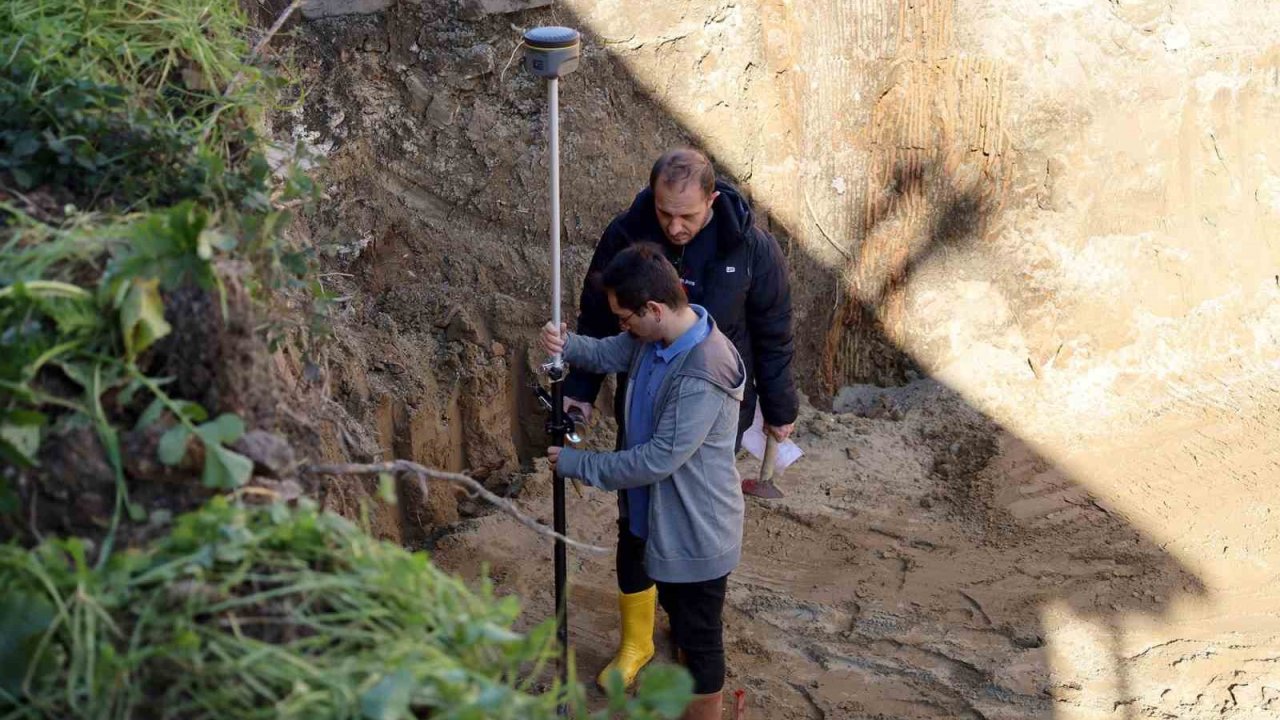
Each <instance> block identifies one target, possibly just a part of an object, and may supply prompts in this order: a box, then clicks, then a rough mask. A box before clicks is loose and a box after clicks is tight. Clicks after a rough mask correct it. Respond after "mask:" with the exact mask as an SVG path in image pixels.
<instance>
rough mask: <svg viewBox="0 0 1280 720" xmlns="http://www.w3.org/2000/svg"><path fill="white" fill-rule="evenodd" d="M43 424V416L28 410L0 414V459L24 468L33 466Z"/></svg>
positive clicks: (38, 448) (38, 450)
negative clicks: (3, 458) (5, 459)
mask: <svg viewBox="0 0 1280 720" xmlns="http://www.w3.org/2000/svg"><path fill="white" fill-rule="evenodd" d="M44 422H45V416H44V415H42V414H40V413H38V412H32V411H30V410H11V411H9V412H6V413H3V414H0V457H5V458H7V459H8V460H9V461H11V462H13V463H15V464H17V465H22V466H24V467H31V466H33V465H35V464H36V454H37V453H39V452H40V428H42V427H43V426H44Z"/></svg>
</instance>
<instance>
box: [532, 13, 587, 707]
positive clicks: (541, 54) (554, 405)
mask: <svg viewBox="0 0 1280 720" xmlns="http://www.w3.org/2000/svg"><path fill="white" fill-rule="evenodd" d="M524 47H525V53H524V66H525V68H526V69H528V70H529V72H531V73H533V74H534V76H536V77H540V78H544V79H545V80H546V81H547V113H548V117H549V122H548V132H547V136H548V142H549V143H550V153H549V156H548V159H547V164H548V165H549V166H550V169H551V322H552V325H553V327H555V328H556V329H557V330H559V328H560V78H561V77H563V76H565V75H568V74H569V73H571V72H573V71H574V70H576V69H577V67H578V58H579V56H580V55H581V47H582V39H581V36H580V35H579V33H578V31H577V30H574V29H572V28H566V27H539V28H533V29H532V30H529V31H528V32H526V33H525V34H524ZM544 368H545V369H546V372H547V377H548V378H549V379H550V381H551V393H550V397H549V398H544V405H545V404H547V401H548V400H549V401H550V405H551V407H550V408H548V410H550V418H549V419H548V421H547V434H548V435H549V436H550V441H551V445H553V446H556V447H564V442H565V438H566V436H569V437H570V438H573V437H576V436H575V433H574V427H573V419H572V418H570V417H569V416H568V415H566V414H565V411H564V377H565V367H564V358H563V357H562V356H561V355H560V354H559V353H557V354H555V355H554V356H552V358H551V360H550V362H548V363H547V364H546V365H545V366H544ZM551 482H552V487H553V491H552V503H553V505H554V523H553V524H554V526H555V531H556V532H558V533H560V534H561V535H564V534H565V532H566V528H565V525H566V523H565V510H564V501H565V479H564V478H562V477H560V476H559V475H555V476H554V477H553V478H552V479H551ZM555 565H556V639H557V640H558V641H559V642H560V679H561V680H562V681H563V682H564V683H565V684H566V685H567V683H568V679H569V598H568V594H567V588H566V587H565V584H566V575H567V565H568V560H567V558H566V556H565V546H564V541H563V540H561V539H559V538H557V539H556V550H555Z"/></svg>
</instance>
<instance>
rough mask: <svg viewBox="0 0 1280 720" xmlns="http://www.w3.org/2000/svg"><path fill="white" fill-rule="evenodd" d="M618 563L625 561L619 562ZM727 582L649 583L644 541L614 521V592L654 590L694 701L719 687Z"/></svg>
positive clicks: (622, 520)
mask: <svg viewBox="0 0 1280 720" xmlns="http://www.w3.org/2000/svg"><path fill="white" fill-rule="evenodd" d="M624 557H625V558H626V560H625V561H624ZM728 580H729V576H728V575H725V576H724V577H721V578H716V579H715V580H703V581H702V582H692V583H666V582H658V583H655V582H654V581H653V580H651V579H649V576H648V574H646V573H645V571H644V540H641V539H640V538H638V537H636V536H635V535H632V534H631V529H630V528H629V527H628V526H627V520H626V518H623V519H621V520H619V521H618V586H619V587H620V588H621V589H622V592H624V593H638V592H643V591H645V590H648V589H649V588H651V587H653V586H654V585H655V584H656V585H657V586H658V602H659V603H661V604H662V609H663V610H666V611H667V616H668V617H670V618H671V637H672V639H673V640H674V641H675V644H676V647H677V648H679V649H680V650H683V651H684V657H685V665H686V667H687V668H688V670H689V674H690V675H692V676H693V691H694V692H695V693H697V694H699V695H706V694H708V693H713V692H719V691H720V689H721V688H722V687H724V622H723V620H722V618H723V614H724V594H725V588H726V587H727V585H728Z"/></svg>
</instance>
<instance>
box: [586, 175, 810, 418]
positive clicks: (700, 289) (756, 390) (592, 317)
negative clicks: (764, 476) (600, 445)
mask: <svg viewBox="0 0 1280 720" xmlns="http://www.w3.org/2000/svg"><path fill="white" fill-rule="evenodd" d="M716 190H718V191H719V192H720V196H719V197H718V198H716V201H715V204H714V205H713V206H712V211H713V213H714V215H713V219H712V225H710V226H708V228H707V230H712V231H713V232H702V233H699V234H698V235H697V236H696V237H694V239H693V240H692V241H691V242H690V243H689V244H688V245H687V246H685V247H684V248H679V247H677V246H674V245H672V244H671V243H670V242H669V241H667V239H666V236H665V235H664V234H663V233H662V229H661V228H660V227H659V226H658V219H657V214H656V213H655V211H654V202H653V191H651V190H649V189H648V188H646V189H645V190H643V191H641V192H640V194H639V195H636V199H635V202H633V203H632V204H631V208H630V209H629V210H627V211H626V212H624V213H622V214H620V215H618V216H617V217H616V218H614V219H613V222H611V223H609V227H607V228H606V229H605V231H604V235H603V236H602V237H601V238H600V243H599V244H598V245H597V246H596V251H595V255H594V256H593V257H592V258H591V267H590V269H589V270H588V271H587V280H586V282H585V283H584V285H583V290H582V297H581V302H580V304H579V307H580V308H581V311H580V314H579V315H578V329H577V331H578V332H579V333H581V334H583V335H587V336H589V337H610V336H612V335H616V334H618V333H619V332H621V328H620V327H619V325H618V320H617V318H616V317H614V315H613V313H612V312H610V311H609V302H608V299H607V298H606V297H605V294H604V290H603V289H602V288H601V287H600V286H599V283H598V282H596V281H595V280H596V278H598V277H599V274H600V273H603V272H604V269H605V267H606V266H608V264H609V261H611V260H613V258H614V256H615V255H617V254H618V252H619V251H621V250H622V249H623V248H625V247H627V246H629V245H631V244H632V243H636V242H653V243H656V244H658V245H660V246H661V247H662V248H663V249H664V250H665V251H666V253H667V258H668V259H670V260H671V261H672V262H673V263H674V264H675V265H676V268H677V269H678V270H679V271H680V277H681V279H682V280H683V281H684V284H685V290H686V291H687V292H688V295H689V301H690V302H692V303H696V304H698V305H701V306H703V307H705V308H706V309H707V311H708V312H710V313H711V317H713V318H715V321H716V325H718V326H719V328H720V330H721V332H723V333H724V334H725V335H726V336H728V338H729V340H731V341H732V342H733V344H734V346H735V347H737V349H738V353H739V354H741V355H742V360H743V363H744V364H745V365H746V367H747V397H746V399H744V400H743V403H742V415H741V418H740V431H741V430H745V429H746V428H747V427H749V426H750V424H751V420H752V418H753V417H754V416H755V403H756V395H757V394H758V395H759V399H760V410H761V413H762V414H763V415H764V421H765V423H766V424H769V425H785V424H787V423H791V422H795V419H796V414H797V412H798V411H799V404H800V402H799V397H798V396H797V394H796V387H795V379H794V377H793V373H792V367H791V365H792V356H793V355H794V354H795V344H794V342H793V339H792V329H791V287H790V284H789V282H788V279H787V264H786V259H785V258H784V257H783V256H782V250H781V248H779V247H778V242H777V241H776V240H774V239H773V236H771V235H770V234H769V233H767V232H765V231H764V230H763V229H761V228H760V227H757V226H756V224H755V222H754V216H753V214H752V212H751V206H750V204H748V203H747V201H746V199H745V198H743V197H742V194H741V193H740V192H739V191H738V189H737V188H735V187H733V186H732V185H730V184H729V183H727V182H725V181H723V180H720V181H717V182H716ZM603 379H604V376H602V375H596V374H593V373H587V372H583V371H580V370H573V369H571V371H570V374H569V377H568V378H567V379H566V380H565V383H566V385H565V394H566V395H568V396H569V397H571V398H574V399H576V400H582V401H586V402H594V401H595V398H596V395H597V394H598V393H599V392H600V383H601V381H602V380H603ZM625 380H626V378H625V377H624V376H619V385H620V386H621V385H622V384H623V383H624V382H625ZM753 381H754V382H753ZM623 394H624V393H623V392H621V391H620V392H619V393H618V396H619V397H622V396H623ZM615 405H620V403H615ZM615 412H617V407H615ZM619 417H621V415H619Z"/></svg>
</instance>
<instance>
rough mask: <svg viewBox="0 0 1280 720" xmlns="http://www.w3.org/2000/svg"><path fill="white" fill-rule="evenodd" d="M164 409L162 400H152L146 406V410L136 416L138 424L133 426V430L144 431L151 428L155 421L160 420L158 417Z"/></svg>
mask: <svg viewBox="0 0 1280 720" xmlns="http://www.w3.org/2000/svg"><path fill="white" fill-rule="evenodd" d="M164 408H165V405H164V400H161V399H160V398H156V399H154V400H152V401H151V404H150V405H148V406H147V409H146V410H143V411H142V414H141V415H139V416H138V422H137V424H135V425H134V426H133V429H134V430H146V429H147V428H148V427H151V425H152V424H154V423H155V421H157V420H159V419H160V415H161V413H163V412H164Z"/></svg>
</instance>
